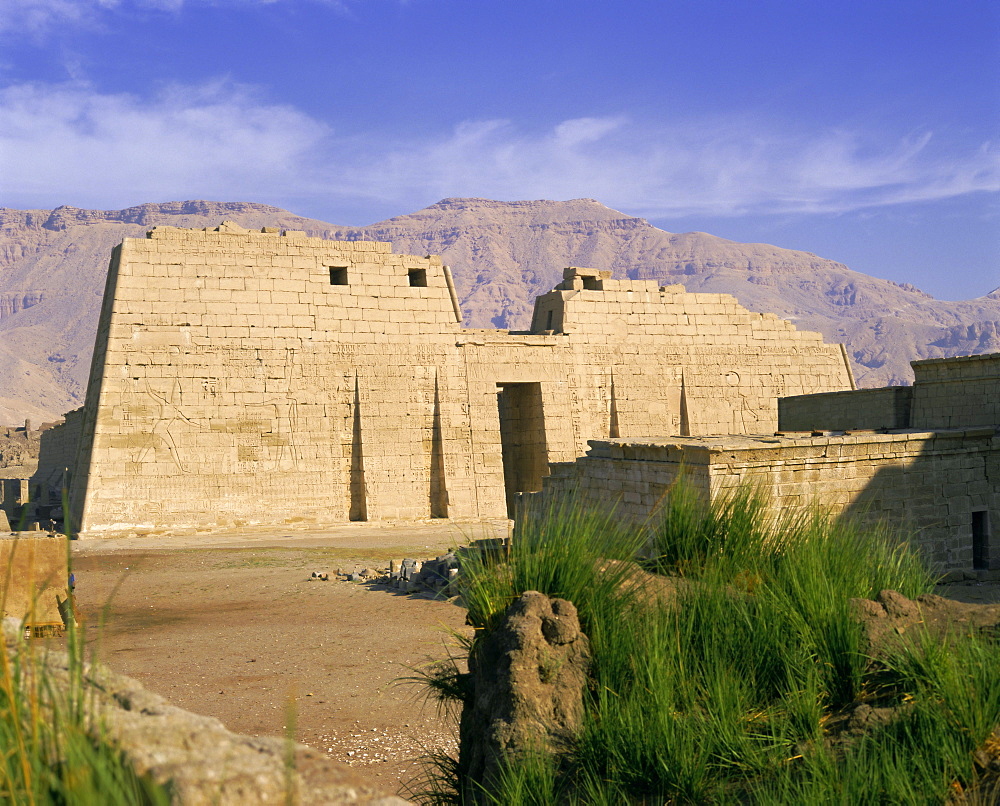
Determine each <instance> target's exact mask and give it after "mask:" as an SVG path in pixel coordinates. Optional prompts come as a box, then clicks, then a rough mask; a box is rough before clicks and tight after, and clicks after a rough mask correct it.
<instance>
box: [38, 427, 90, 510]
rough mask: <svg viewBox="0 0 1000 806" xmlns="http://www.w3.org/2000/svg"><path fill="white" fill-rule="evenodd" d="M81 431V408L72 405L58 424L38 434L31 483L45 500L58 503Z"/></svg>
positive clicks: (72, 467) (70, 473) (40, 497)
mask: <svg viewBox="0 0 1000 806" xmlns="http://www.w3.org/2000/svg"><path fill="white" fill-rule="evenodd" d="M82 435H83V409H82V408H79V409H74V410H73V411H71V412H68V413H67V414H66V415H65V416H64V420H63V422H62V423H61V424H58V425H56V426H53V427H52V428H49V429H48V430H46V431H43V432H42V434H41V437H40V438H39V442H40V446H39V450H38V469H37V470H36V471H35V473H34V475H33V476H32V477H31V485H32V486H33V487H34V488H35V489H36V490H37V491H38V498H39V499H44V503H52V504H58V503H60V502H61V500H62V490H63V488H64V486H68V483H69V478H70V476H71V475H72V471H73V469H74V468H75V467H76V452H77V449H78V448H79V445H80V439H81V437H82Z"/></svg>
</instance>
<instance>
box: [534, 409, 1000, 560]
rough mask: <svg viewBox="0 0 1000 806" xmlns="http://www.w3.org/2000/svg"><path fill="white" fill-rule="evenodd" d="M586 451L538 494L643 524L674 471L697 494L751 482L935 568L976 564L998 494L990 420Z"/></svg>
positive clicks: (996, 446) (602, 443)
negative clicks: (865, 527) (864, 524)
mask: <svg viewBox="0 0 1000 806" xmlns="http://www.w3.org/2000/svg"><path fill="white" fill-rule="evenodd" d="M590 446H591V449H590V451H589V452H588V454H587V456H585V457H583V458H581V459H579V460H577V461H576V462H575V463H572V465H569V466H564V467H561V468H560V471H559V473H557V474H553V475H552V476H550V477H549V478H547V479H546V480H545V486H544V488H543V492H542V493H541V496H542V497H543V498H544V497H545V496H561V495H572V496H573V497H574V499H575V500H576V501H578V502H579V503H580V504H581V505H584V506H591V507H598V508H607V507H609V506H611V505H615V506H617V512H618V513H619V515H621V516H622V517H624V518H628V519H630V520H633V521H635V522H637V523H642V522H644V521H645V520H646V519H648V518H649V517H650V515H651V514H652V513H653V512H655V510H656V508H657V507H658V506H659V505H660V503H661V502H662V501H663V500H664V498H665V496H666V495H667V493H668V491H669V489H670V487H671V486H672V485H673V484H674V483H675V482H676V481H677V479H678V477H679V476H680V475H681V474H682V473H683V474H684V475H685V477H686V479H687V481H688V483H689V484H690V485H691V486H692V487H694V488H695V489H696V490H700V491H701V492H702V494H703V495H704V496H706V497H710V496H713V497H714V496H717V495H719V494H720V493H722V492H723V491H725V490H731V489H733V488H735V487H737V486H738V485H740V484H741V483H747V482H749V483H753V484H756V485H759V486H761V487H762V488H763V489H764V491H765V492H766V493H769V494H770V496H771V500H772V502H773V504H774V506H775V507H776V508H788V507H804V506H809V505H813V504H818V505H820V506H823V507H826V508H828V509H830V510H832V511H833V512H835V513H842V514H844V515H848V516H850V517H852V518H854V519H857V520H860V521H868V522H871V521H876V520H880V521H885V522H886V523H888V524H889V525H891V526H893V527H897V528H899V529H901V530H903V531H904V533H906V534H908V535H909V536H910V539H911V540H912V541H913V543H914V544H915V545H916V546H917V547H919V548H920V550H921V551H922V552H923V553H924V555H925V557H926V558H927V560H928V561H929V562H930V563H931V564H932V565H933V566H934V567H935V568H937V569H939V570H940V571H950V570H963V569H971V568H973V566H974V558H973V528H974V526H973V523H974V521H975V520H976V519H977V515H978V517H979V519H980V522H985V523H986V524H987V525H988V523H989V516H988V513H989V512H990V511H991V510H995V508H996V502H997V501H998V500H1000V437H998V435H997V430H996V429H995V428H992V427H989V428H966V429H955V430H947V431H931V432H928V431H919V432H918V431H906V432H902V433H893V434H882V433H861V434H847V435H842V434H841V435H823V436H816V437H806V436H798V437H791V436H775V437H764V436H761V437H736V436H729V437H704V438H686V437H675V438H673V439H667V440H648V441H637V440H591V442H590ZM979 513H986V514H985V515H979ZM987 537H988V539H989V541H990V545H989V546H988V550H989V551H990V552H991V553H992V559H991V560H990V559H988V560H987V566H986V567H1000V546H998V545H997V541H996V540H995V539H994V538H991V537H989V536H987ZM982 560H983V558H982V557H980V558H979V567H983V566H982Z"/></svg>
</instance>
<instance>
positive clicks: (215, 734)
mask: <svg viewBox="0 0 1000 806" xmlns="http://www.w3.org/2000/svg"><path fill="white" fill-rule="evenodd" d="M4 633H5V639H6V643H7V651H8V652H17V651H19V649H20V647H21V646H23V645H22V644H21V643H20V639H19V636H18V630H17V625H16V624H14V623H12V620H7V621H5V623H4ZM35 658H36V661H37V662H38V663H44V666H45V674H46V677H47V679H48V680H49V681H50V682H51V683H52V684H54V688H55V690H56V691H59V690H64V689H65V688H66V687H67V686H68V685H69V681H70V675H71V673H70V666H69V658H68V656H67V655H66V654H65V653H61V652H48V653H44V654H43V653H35ZM83 681H84V684H85V687H86V691H85V693H84V696H83V698H82V699H83V701H84V702H86V703H88V704H89V709H90V710H89V714H88V716H89V721H90V724H91V725H92V727H91V730H92V731H93V733H94V735H95V736H100V737H101V738H102V739H103V740H104V741H107V742H109V743H110V744H111V745H113V746H115V747H117V748H118V749H119V750H120V751H121V753H122V755H123V757H124V758H125V760H126V761H127V762H128V763H129V764H130V765H131V766H132V767H133V769H134V770H135V771H136V773H137V774H138V775H139V776H140V777H141V778H147V779H150V780H152V781H154V782H155V783H157V784H160V785H162V786H163V787H164V788H165V789H166V791H167V792H169V793H170V797H171V802H172V803H173V804H176V806H181V804H183V806H253V805H259V806H264V805H265V804H275V806H278V804H281V806H284V805H285V804H301V805H302V806H308V805H309V804H317V806H318V804H369V805H370V806H405V805H406V803H407V801H404V800H402V799H401V798H398V797H395V796H393V795H391V794H389V793H386V792H383V791H381V790H380V789H379V787H377V786H375V785H374V784H372V783H371V782H370V781H367V780H365V778H364V777H363V776H361V775H359V774H358V773H357V772H356V771H355V770H353V769H351V768H350V767H347V766H346V765H343V764H340V763H338V762H336V761H333V760H332V759H329V758H327V757H326V756H324V755H323V754H321V753H319V752H317V751H316V750H313V749H312V748H310V747H307V746H305V745H301V744H290V743H289V742H288V741H286V740H282V739H278V738H259V737H251V736H240V735H237V734H234V733H231V732H230V731H228V730H226V728H225V727H224V726H223V725H222V723H221V722H219V720H217V719H214V718H212V717H206V716H199V715H197V714H192V713H190V712H188V711H184V710H183V709H181V708H177V707H175V706H173V705H171V704H170V703H169V702H167V700H165V699H164V698H163V697H160V696H158V695H156V694H153V693H152V692H150V691H147V690H146V689H144V688H143V687H142V685H141V684H140V683H138V682H137V681H135V680H133V679H131V678H129V677H125V676H124V675H119V674H115V673H114V672H111V671H110V670H108V669H106V668H104V667H100V666H93V665H91V666H88V667H86V668H85V669H84V671H83Z"/></svg>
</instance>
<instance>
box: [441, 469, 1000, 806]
mask: <svg viewBox="0 0 1000 806" xmlns="http://www.w3.org/2000/svg"><path fill="white" fill-rule="evenodd" d="M636 557H645V558H646V559H645V560H643V564H644V566H645V567H646V568H647V569H648V570H650V571H653V572H654V573H655V574H659V575H669V576H670V577H671V578H672V579H673V586H674V588H673V589H674V593H673V595H672V596H669V597H667V598H664V599H657V598H655V597H652V596H649V595H645V593H644V587H645V588H650V587H654V582H655V578H649V577H647V578H645V586H642V585H640V586H637V585H636V584H635V580H637V579H642V578H643V577H642V574H643V572H642V571H640V570H638V567H637V566H636V564H635V563H634V562H629V561H630V560H634V559H635V558H636ZM461 580H462V586H463V588H462V595H463V597H464V599H465V601H466V603H467V605H468V607H469V620H470V623H472V624H473V625H474V626H475V627H476V628H477V639H476V640H474V641H473V642H472V643H471V645H470V646H469V647H468V651H469V652H471V653H475V651H476V646H477V641H478V639H479V638H480V637H481V636H482V635H485V634H486V633H488V632H489V631H490V630H492V629H494V628H495V627H496V625H497V624H498V623H499V621H500V619H501V618H502V617H503V614H504V611H505V610H506V608H507V607H508V606H509V605H510V603H511V602H513V601H514V599H515V598H517V597H518V596H519V595H520V594H521V593H523V592H524V591H526V590H538V591H541V592H543V593H546V594H549V595H551V596H558V597H561V598H564V599H568V600H570V601H572V602H573V603H574V604H575V605H576V606H577V609H578V611H579V613H580V620H581V626H582V627H583V629H584V631H585V632H586V633H587V635H588V636H589V637H590V640H591V651H592V655H593V665H592V669H591V677H592V684H591V689H590V690H589V691H588V692H587V694H586V718H585V724H584V727H583V730H582V731H581V733H580V735H579V737H578V740H577V744H576V746H575V748H573V750H572V752H571V753H570V754H569V757H568V758H564V759H562V760H561V762H560V764H559V765H554V764H552V763H550V762H549V760H546V759H527V760H519V761H512V762H511V765H510V767H509V769H507V770H506V772H505V774H504V776H503V777H502V780H501V782H500V784H499V785H498V788H497V789H496V790H495V791H493V792H492V793H491V796H492V799H493V801H494V802H496V803H498V804H500V803H503V804H505V806H506V805H507V804H510V805H511V806H514V805H515V804H549V803H552V804H555V803H573V802H579V803H588V804H599V803H626V802H635V803H639V802H657V803H733V802H741V803H786V804H801V803H826V802H833V803H931V802H934V803H941V802H943V801H944V800H945V798H947V796H948V795H949V793H950V792H954V791H956V788H968V787H970V786H974V785H975V782H976V780H975V776H976V772H975V769H974V767H973V762H972V758H973V752H974V751H975V750H976V748H977V747H980V746H982V744H983V743H984V742H985V741H986V740H987V739H988V737H989V736H990V734H991V733H992V731H993V730H994V729H995V728H996V727H997V725H998V724H1000V648H998V646H997V644H996V643H989V642H987V641H985V640H981V639H979V638H977V637H976V636H972V635H956V636H954V637H952V638H951V639H949V641H948V644H947V645H946V646H945V645H942V644H940V643H936V642H935V641H933V640H931V639H925V640H922V641H919V640H918V641H916V642H915V643H910V644H907V645H904V646H903V647H902V648H898V649H897V650H895V651H894V654H892V655H891V656H890V657H889V658H888V660H884V659H883V661H882V663H883V664H884V665H883V666H879V665H877V664H875V662H874V661H873V660H871V659H870V658H868V657H866V655H865V651H866V643H865V636H864V634H863V631H862V628H861V626H860V625H859V624H858V623H856V621H855V620H854V619H853V618H852V612H851V605H850V599H851V598H855V597H863V598H872V597H874V596H875V595H877V594H878V592H879V591H881V590H884V589H892V590H897V591H899V592H901V593H903V594H904V595H906V596H908V597H914V596H917V595H919V594H921V593H924V592H927V591H929V590H931V589H932V588H933V578H932V576H931V575H930V573H929V572H928V571H927V569H926V568H925V567H924V566H923V564H922V562H921V561H920V558H919V557H918V556H917V555H916V554H915V553H914V552H913V551H912V550H910V549H909V548H908V547H907V545H906V544H905V543H904V542H901V541H900V540H898V539H897V538H895V537H894V536H893V535H892V534H890V533H889V532H887V531H885V530H877V529H876V530H872V529H867V530H864V531H862V530H860V529H858V528H856V527H855V526H853V525H852V524H850V523H848V522H845V521H843V520H835V519H832V518H831V517H829V516H827V515H825V514H824V513H822V512H820V511H818V510H813V511H808V512H806V513H804V514H801V515H798V516H795V517H791V516H787V515H785V516H773V515H772V514H771V508H770V506H769V504H768V502H767V500H766V499H765V498H764V497H763V496H762V495H761V494H760V493H759V492H758V491H756V490H754V489H753V488H751V487H742V488H740V489H738V490H736V491H734V492H733V493H732V494H731V495H729V496H728V497H724V498H723V499H722V500H720V501H717V502H715V503H713V504H711V505H707V504H705V503H704V502H703V501H702V500H700V499H699V498H698V496H697V495H695V494H694V492H693V491H691V490H690V489H688V488H686V487H684V486H683V485H681V486H678V487H676V488H675V489H674V490H673V492H672V494H671V496H670V497H669V499H668V500H667V501H666V502H665V504H664V507H663V508H662V511H661V512H660V513H659V514H658V516H657V517H656V519H655V520H652V521H651V522H650V523H648V524H647V525H646V526H645V527H644V528H633V527H629V526H627V525H625V524H623V523H622V522H621V521H620V519H618V518H616V517H615V515H614V513H595V512H588V511H584V510H580V509H577V508H574V507H573V505H572V504H571V503H568V502H566V501H565V500H564V501H562V502H560V503H557V504H554V505H551V506H549V507H548V508H546V509H544V510H540V509H538V508H537V507H536V508H535V509H534V510H531V509H528V510H527V511H526V512H525V514H524V517H523V518H522V520H521V521H520V523H519V524H518V533H517V536H516V537H515V540H514V542H513V544H512V547H511V550H510V553H509V556H505V557H499V558H498V557H482V558H479V559H478V560H475V559H474V560H473V561H471V562H467V563H465V564H464V566H463V569H462V574H461ZM457 668H458V667H457V666H456V665H455V664H452V667H451V669H452V672H454V671H455V670H456V669H457ZM456 679H457V678H456V677H455V676H454V674H451V676H449V674H448V673H442V676H441V677H440V678H439V679H438V680H436V681H435V680H432V681H431V683H430V685H431V688H432V689H433V690H434V691H435V692H436V694H437V695H438V696H442V697H445V698H452V699H455V700H457V701H459V702H461V701H462V700H463V699H464V698H465V697H467V696H468V692H467V691H464V690H463V688H462V687H461V686H460V685H456V684H455V683H456ZM873 698H877V700H878V702H877V703H876V704H879V705H884V706H887V707H892V708H895V709H896V710H895V711H894V712H893V713H894V714H895V715H896V718H895V719H894V720H892V721H890V722H889V723H888V724H887V725H884V726H883V727H881V728H878V729H874V730H870V731H868V732H867V733H866V734H865V735H863V736H858V737H847V736H845V735H839V734H836V733H835V732H833V731H832V730H831V729H830V727H829V726H831V725H836V724H841V725H842V724H844V722H845V720H844V719H843V718H841V719H839V720H838V719H837V717H838V716H840V715H844V714H847V713H849V712H850V711H851V709H853V708H854V707H856V706H857V705H858V704H860V703H861V702H864V701H866V700H873ZM873 701H874V700H873ZM456 775H457V768H454V767H452V768H449V776H443V777H440V778H439V779H438V781H437V783H438V787H437V789H436V790H435V792H436V794H428V796H427V798H426V799H427V800H429V801H430V802H449V800H448V799H449V798H452V799H454V798H455V797H457V795H456V792H457V791H459V788H460V783H461V782H459V781H458V780H457V779H456V777H455V776H456ZM449 786H451V787H452V788H451V789H449Z"/></svg>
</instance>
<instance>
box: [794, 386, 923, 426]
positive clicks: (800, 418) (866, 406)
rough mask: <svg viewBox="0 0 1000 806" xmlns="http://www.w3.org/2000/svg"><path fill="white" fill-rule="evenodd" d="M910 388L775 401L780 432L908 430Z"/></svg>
mask: <svg viewBox="0 0 1000 806" xmlns="http://www.w3.org/2000/svg"><path fill="white" fill-rule="evenodd" d="M912 401H913V387H910V386H887V387H885V388H884V389H858V390H857V391H853V392H826V393H824V394H815V395H797V396H795V397H783V398H780V399H779V400H778V428H779V429H781V430H782V431H817V430H819V431H850V430H858V429H868V430H874V429H879V428H888V429H892V428H909V427H910V409H911V405H912Z"/></svg>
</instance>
